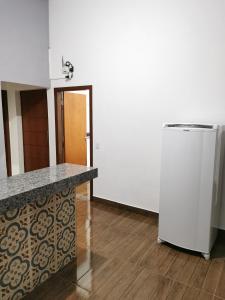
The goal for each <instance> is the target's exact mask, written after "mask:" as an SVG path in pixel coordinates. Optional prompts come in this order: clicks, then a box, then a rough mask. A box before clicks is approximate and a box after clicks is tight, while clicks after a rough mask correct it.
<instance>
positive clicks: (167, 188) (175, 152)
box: [158, 124, 219, 259]
mask: <svg viewBox="0 0 225 300" xmlns="http://www.w3.org/2000/svg"><path fill="white" fill-rule="evenodd" d="M162 131H163V137H162V160H161V181H160V204H159V233H158V242H159V243H161V242H163V241H166V242H169V243H171V244H174V245H177V246H179V247H183V248H186V249H190V250H194V251H199V252H201V253H202V254H203V256H204V257H205V259H209V258H210V251H211V248H212V246H213V243H214V241H215V238H216V234H217V228H216V227H217V220H218V213H219V197H218V187H219V155H218V153H219V151H218V148H217V147H218V126H217V125H196V124H165V125H164V126H163V129H162Z"/></svg>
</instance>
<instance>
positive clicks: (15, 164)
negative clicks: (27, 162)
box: [7, 89, 24, 175]
mask: <svg viewBox="0 0 225 300" xmlns="http://www.w3.org/2000/svg"><path fill="white" fill-rule="evenodd" d="M7 98H8V112H9V132H10V148H11V165H12V175H17V174H21V173H24V153H23V129H22V115H21V102H20V93H19V91H17V90H15V89H8V90H7Z"/></svg>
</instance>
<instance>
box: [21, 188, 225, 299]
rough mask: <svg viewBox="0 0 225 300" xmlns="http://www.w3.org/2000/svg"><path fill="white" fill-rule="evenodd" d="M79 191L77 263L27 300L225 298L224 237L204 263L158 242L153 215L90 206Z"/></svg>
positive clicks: (200, 259) (104, 205)
mask: <svg viewBox="0 0 225 300" xmlns="http://www.w3.org/2000/svg"><path fill="white" fill-rule="evenodd" d="M82 189H83V190H82ZM85 193H86V196H85ZM77 195H78V200H77V243H78V252H77V262H73V263H71V264H70V265H69V266H67V267H66V268H65V269H64V270H62V271H61V272H59V273H58V274H56V275H54V276H53V277H52V278H51V279H49V280H48V281H47V282H45V283H44V284H43V285H42V286H40V287H38V288H37V289H36V290H35V291H34V292H33V293H32V294H30V295H29V297H26V299H32V300H35V299H41V300H43V299H44V300H58V299H59V300H74V299H115V300H116V299H137V300H145V299H157V300H160V299H171V300H175V299H200V300H208V299H213V300H219V299H225V258H224V257H225V238H224V236H222V235H221V236H220V237H219V239H218V242H217V245H216V247H215V250H214V252H213V256H214V257H213V259H212V260H211V261H209V262H207V261H205V260H204V259H203V258H202V257H201V256H200V255H198V254H195V253H190V252H187V251H181V250H180V249H178V248H176V247H172V246H170V245H166V244H162V245H158V244H157V243H156V238H157V217H156V216H155V215H151V214H149V215H142V214H138V213H135V212H131V211H127V210H125V209H122V208H116V207H113V206H110V205H106V204H101V203H97V202H92V203H91V207H90V201H88V200H87V199H88V197H89V196H88V189H85V187H84V186H83V187H82V188H81V191H80V192H78V194H77Z"/></svg>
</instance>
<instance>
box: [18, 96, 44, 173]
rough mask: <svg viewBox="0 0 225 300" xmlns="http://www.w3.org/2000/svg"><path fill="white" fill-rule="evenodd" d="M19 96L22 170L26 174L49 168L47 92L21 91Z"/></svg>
mask: <svg viewBox="0 0 225 300" xmlns="http://www.w3.org/2000/svg"><path fill="white" fill-rule="evenodd" d="M20 95H21V113H22V124H23V146H24V170H25V172H28V171H33V170H38V169H41V168H45V167H48V166H49V141H48V107H47V91H46V90H34V91H23V92H21V93H20Z"/></svg>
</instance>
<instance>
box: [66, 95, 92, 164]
mask: <svg viewBox="0 0 225 300" xmlns="http://www.w3.org/2000/svg"><path fill="white" fill-rule="evenodd" d="M64 130H65V162H67V163H73V164H78V165H87V145H86V130H87V129H86V96H85V95H81V94H75V93H66V92H65V93H64Z"/></svg>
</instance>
